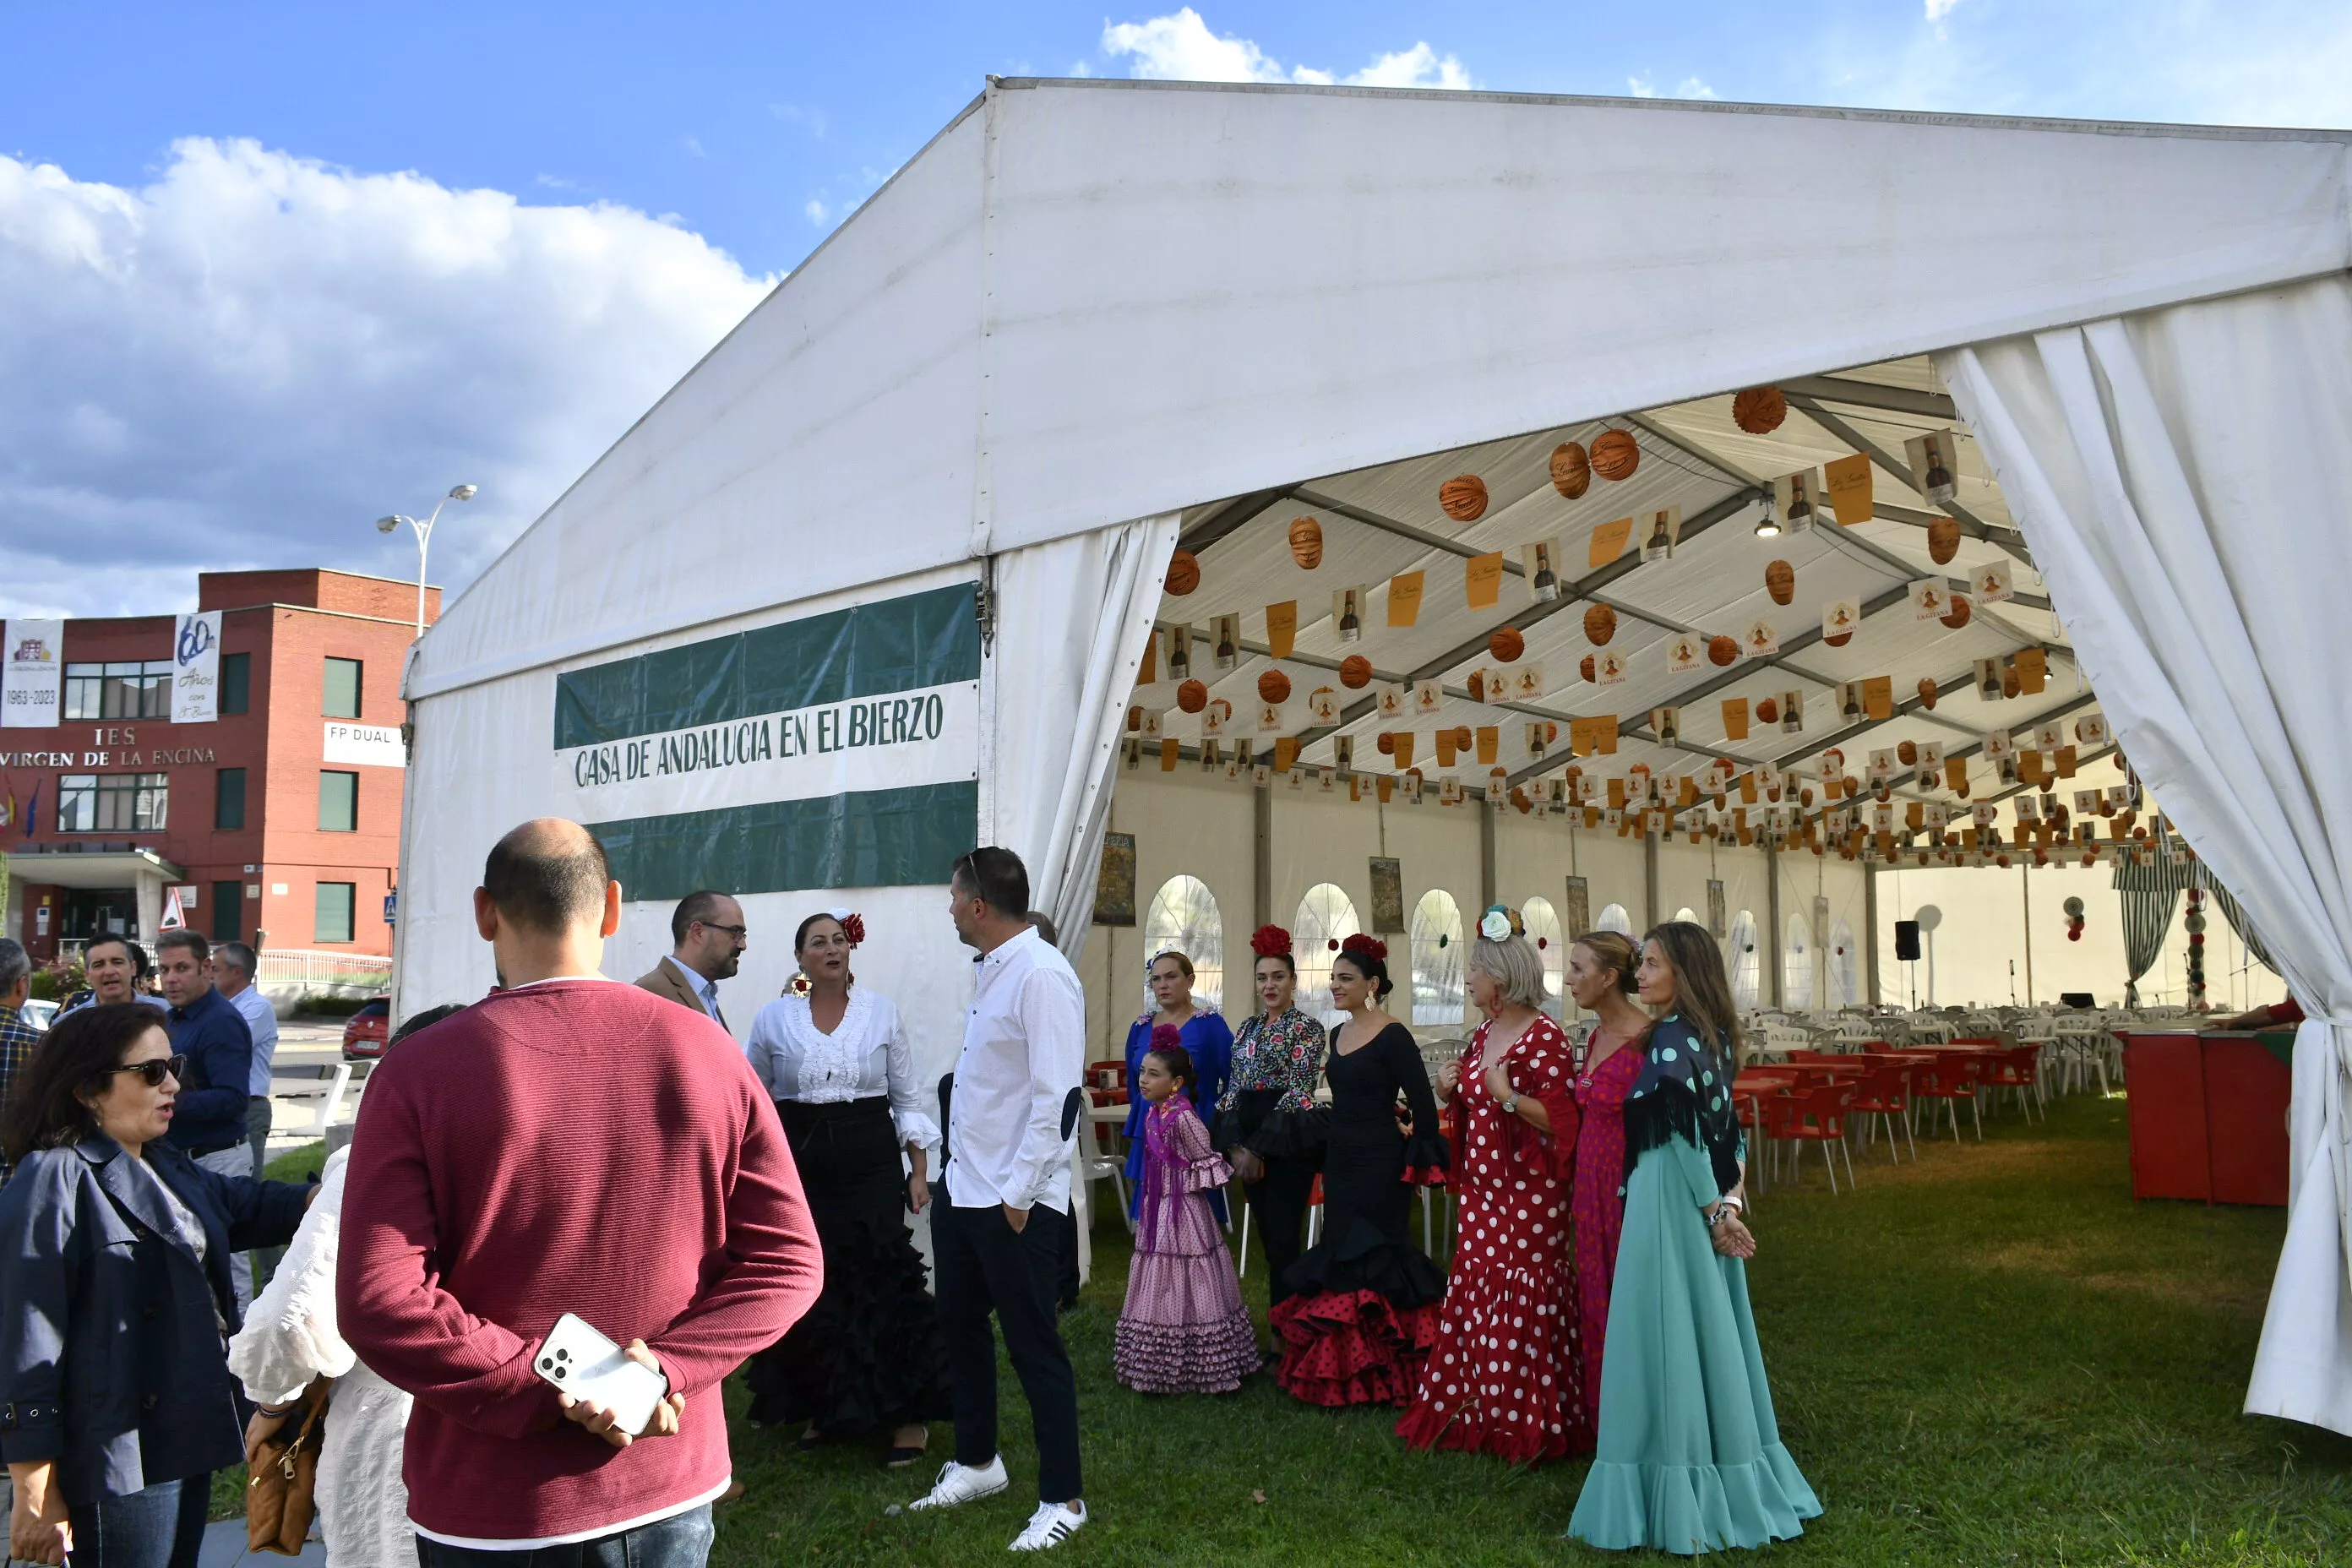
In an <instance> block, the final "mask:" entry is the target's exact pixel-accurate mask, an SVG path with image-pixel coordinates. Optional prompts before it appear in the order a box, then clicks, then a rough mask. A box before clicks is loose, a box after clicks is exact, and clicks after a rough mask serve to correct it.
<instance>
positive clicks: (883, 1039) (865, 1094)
mask: <svg viewBox="0 0 2352 1568" xmlns="http://www.w3.org/2000/svg"><path fill="white" fill-rule="evenodd" d="M743 1054H744V1055H745V1056H746V1057H748V1058H751V1070H752V1072H754V1073H755V1074H757V1075H758V1076H759V1079H760V1081H761V1084H763V1085H765V1086H766V1088H767V1090H768V1097H769V1098H770V1099H771V1100H799V1101H800V1102H801V1103H803V1104H804V1105H838V1104H840V1103H842V1102H844V1101H845V1100H872V1099H875V1098H876V1097H877V1096H881V1095H887V1096H889V1098H890V1121H891V1124H892V1125H893V1126H895V1127H896V1128H897V1129H898V1142H899V1145H900V1147H902V1148H903V1147H904V1146H905V1145H907V1144H908V1143H913V1144H916V1145H918V1146H919V1147H921V1148H924V1149H937V1148H938V1147H939V1146H940V1124H939V1123H938V1122H936V1121H932V1120H931V1118H930V1116H929V1113H927V1112H926V1111H925V1110H923V1091H922V1087H921V1086H920V1085H919V1084H918V1083H917V1082H916V1081H915V1047H913V1046H912V1045H911V1044H910V1043H909V1042H908V1039H907V1031H906V1029H905V1028H904V1027H903V1026H900V1024H899V1022H898V1007H897V1006H896V1005H893V1004H892V1002H891V1000H890V998H888V997H887V996H885V995H883V994H881V993H880V992H878V991H871V990H868V989H867V988H866V987H865V986H863V985H853V986H851V987H850V988H849V1006H848V1008H847V1010H845V1012H844V1013H843V1014H842V1016H841V1023H840V1024H839V1026H836V1027H835V1029H834V1031H833V1033H831V1034H830V1035H828V1034H826V1033H825V1032H824V1030H822V1029H820V1028H818V1027H817V1026H816V1019H815V1018H814V1016H812V1015H811V1014H810V1011H809V1002H808V998H807V997H805V996H794V995H791V994H786V995H782V996H779V997H777V998H776V999H775V1000H774V1001H772V1002H771V1003H769V1004H768V1005H766V1006H764V1007H762V1008H761V1009H760V1016H758V1017H757V1018H754V1019H753V1020H751V1038H750V1039H749V1040H746V1041H745V1042H744V1043H743Z"/></svg>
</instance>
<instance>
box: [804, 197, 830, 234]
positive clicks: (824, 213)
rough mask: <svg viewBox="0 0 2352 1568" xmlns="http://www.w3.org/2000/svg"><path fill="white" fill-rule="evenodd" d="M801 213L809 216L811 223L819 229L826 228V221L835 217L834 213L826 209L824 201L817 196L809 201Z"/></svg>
mask: <svg viewBox="0 0 2352 1568" xmlns="http://www.w3.org/2000/svg"><path fill="white" fill-rule="evenodd" d="M801 211H803V212H804V213H806V214H807V215H808V220H809V222H811V223H813V224H814V225H816V226H817V227H819V228H823V227H824V226H825V220H826V219H828V218H830V217H831V216H833V214H832V212H831V211H830V210H828V209H827V208H826V206H825V205H824V201H823V200H821V199H820V198H818V197H816V196H811V197H810V198H809V199H808V204H807V205H805V206H803V207H802V208H801Z"/></svg>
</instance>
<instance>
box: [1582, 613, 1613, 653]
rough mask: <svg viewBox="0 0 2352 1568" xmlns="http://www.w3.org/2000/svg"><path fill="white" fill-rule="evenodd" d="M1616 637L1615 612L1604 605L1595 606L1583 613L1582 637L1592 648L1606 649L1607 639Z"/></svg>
mask: <svg viewBox="0 0 2352 1568" xmlns="http://www.w3.org/2000/svg"><path fill="white" fill-rule="evenodd" d="M1616 635H1617V612H1616V611H1614V610H1612V609H1611V608H1610V607H1609V606H1608V605H1593V606H1592V607H1591V609H1588V610H1586V611H1585V612H1584V637H1585V640H1586V641H1587V642H1590V643H1591V645H1592V646H1593V647H1608V646H1609V639H1610V638H1611V637H1615V636H1616Z"/></svg>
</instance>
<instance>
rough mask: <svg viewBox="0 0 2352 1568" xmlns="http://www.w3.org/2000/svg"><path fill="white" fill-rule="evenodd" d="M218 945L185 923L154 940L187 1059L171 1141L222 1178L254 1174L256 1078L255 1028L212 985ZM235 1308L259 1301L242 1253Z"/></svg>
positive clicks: (177, 1045) (170, 1018)
mask: <svg viewBox="0 0 2352 1568" xmlns="http://www.w3.org/2000/svg"><path fill="white" fill-rule="evenodd" d="M211 957H212V944H211V943H210V942H206V941H205V938H204V933H203V932H201V931H190V930H188V929H187V928H186V927H185V926H180V927H177V928H175V929H173V930H172V931H165V932H164V933H163V935H162V936H160V937H158V938H156V939H155V969H156V975H157V978H159V979H160V980H161V981H162V982H163V1000H164V1002H165V1004H166V1009H165V1011H164V1014H163V1017H164V1027H165V1028H166V1029H167V1030H169V1031H170V1033H171V1036H172V1049H173V1051H174V1052H175V1053H177V1054H179V1055H181V1056H184V1057H186V1058H188V1070H187V1074H186V1076H185V1077H184V1078H183V1079H181V1080H180V1098H179V1099H178V1100H176V1101H174V1102H173V1110H172V1131H171V1133H170V1138H171V1142H172V1146H173V1148H175V1149H177V1150H179V1151H180V1152H182V1153H184V1154H186V1155H187V1156H189V1157H190V1158H191V1159H193V1160H194V1161H195V1162H196V1163H198V1164H199V1165H202V1166H204V1167H205V1169H206V1170H210V1171H217V1172H218V1173H221V1174H222V1175H224V1176H250V1175H251V1174H253V1145H252V1144H251V1143H250V1142H247V1131H246V1110H245V1102H246V1098H247V1088H248V1086H249V1085H250V1084H251V1083H252V1081H253V1031H252V1030H251V1029H249V1028H247V1026H246V1022H245V1019H244V1017H243V1016H242V1015H240V1014H239V1013H238V1012H237V1010H236V1004H235V1003H233V1002H231V1001H230V1000H229V999H228V998H227V997H226V996H224V995H222V994H220V993H219V992H217V991H215V990H214V989H213V980H212V969H211V964H210V960H211ZM229 1281H230V1283H231V1284H232V1285H234V1286H235V1287H236V1305H237V1310H239V1311H240V1312H242V1311H243V1310H245V1308H246V1307H247V1306H248V1305H249V1304H251V1302H252V1300H253V1270H252V1267H251V1264H250V1262H249V1261H248V1260H247V1259H246V1258H245V1256H244V1255H243V1254H239V1255H238V1258H237V1260H236V1262H235V1263H233V1264H232V1266H231V1267H230V1268H229Z"/></svg>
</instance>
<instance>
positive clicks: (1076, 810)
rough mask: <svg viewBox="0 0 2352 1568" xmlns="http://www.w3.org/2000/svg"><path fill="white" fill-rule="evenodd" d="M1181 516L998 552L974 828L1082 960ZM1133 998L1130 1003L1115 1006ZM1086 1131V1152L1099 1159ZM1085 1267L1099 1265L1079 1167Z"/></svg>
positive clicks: (1076, 1191)
mask: <svg viewBox="0 0 2352 1568" xmlns="http://www.w3.org/2000/svg"><path fill="white" fill-rule="evenodd" d="M1178 521H1179V519H1178V518H1177V517H1176V516H1175V515H1174V514H1173V513H1171V514H1170V515H1168V516H1165V517H1154V518H1146V519H1144V520H1142V521H1137V522H1129V523H1120V524H1118V525H1116V526H1113V527H1110V528H1102V529H1097V530H1096V531H1093V532H1092V533H1081V534H1076V535H1072V536H1070V537H1068V538H1064V539H1056V540H1052V541H1049V542H1045V543H1043V544H1033V545H1029V546H1027V547H1026V548H1024V549H1021V550H1014V551H1010V552H1006V553H1004V554H1002V555H999V556H997V557H996V558H995V561H994V563H993V571H992V590H991V591H992V594H993V595H994V600H995V604H994V614H995V626H996V635H995V641H994V644H993V646H992V647H989V648H988V649H986V650H985V653H986V657H985V658H983V659H982V664H981V686H980V700H981V726H980V733H981V758H980V836H981V839H982V842H983V843H990V844H1001V845H1003V846H1004V847H1006V848H1008V849H1011V850H1012V851H1013V853H1015V854H1017V855H1019V856H1020V857H1021V861H1022V864H1023V865H1024V866H1026V867H1027V868H1029V903H1030V907H1031V908H1032V909H1035V910H1042V911H1044V913H1045V915H1046V916H1047V917H1049V918H1050V919H1051V920H1052V921H1053V922H1054V927H1055V934H1056V935H1058V936H1059V937H1060V939H1061V942H1060V945H1061V949H1062V952H1063V953H1064V954H1065V955H1066V956H1067V957H1068V958H1070V959H1071V960H1072V961H1073V962H1076V959H1077V956H1078V954H1079V953H1080V952H1082V951H1083V950H1084V949H1085V947H1086V941H1087V928H1088V927H1089V925H1091V924H1092V922H1093V917H1094V900H1095V883H1096V880H1097V868H1099V866H1100V863H1101V860H1102V846H1103V830H1104V828H1105V826H1107V825H1108V823H1109V821H1110V792H1111V777H1112V773H1113V770H1114V769H1115V767H1116V765H1117V761H1118V737H1119V730H1120V728H1121V726H1122V722H1123V721H1124V719H1125V715H1126V709H1127V698H1128V693H1129V692H1130V691H1131V690H1133V689H1134V688H1135V677H1136V674H1137V672H1138V670H1139V668H1141V666H1142V663H1143V647H1144V644H1145V643H1146V642H1147V641H1148V640H1149V639H1150V636H1151V617H1152V614H1153V612H1154V611H1155V610H1157V609H1158V608H1159V605H1160V585H1161V583H1162V581H1163V580H1164V579H1165V578H1166V577H1167V575H1168V561H1169V558H1170V557H1171V556H1172V555H1173V554H1174V553H1175V552H1176V532H1177V524H1178ZM1118 1005H1125V1002H1124V1000H1121V1001H1120V1002H1119V1003H1118ZM1092 1131H1093V1130H1092V1128H1091V1127H1087V1128H1082V1129H1081V1130H1080V1134H1079V1143H1078V1157H1079V1158H1080V1159H1082V1160H1083V1159H1086V1158H1087V1157H1089V1156H1090V1155H1092V1154H1093V1152H1094V1149H1093V1141H1092V1136H1091V1134H1092ZM1070 1200H1071V1212H1072V1213H1073V1214H1074V1215H1076V1218H1077V1232H1078V1271H1079V1276H1080V1278H1082V1279H1083V1278H1085V1277H1086V1276H1087V1274H1089V1273H1090V1272H1091V1271H1092V1266H1093V1260H1094V1248H1093V1247H1092V1245H1091V1242H1090V1237H1089V1234H1088V1233H1089V1229H1090V1226H1089V1220H1090V1219H1091V1215H1090V1214H1089V1213H1088V1204H1087V1183H1086V1182H1085V1181H1084V1180H1083V1179H1081V1178H1080V1177H1079V1176H1078V1174H1077V1173H1076V1172H1073V1173H1072V1179H1071V1182H1070Z"/></svg>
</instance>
